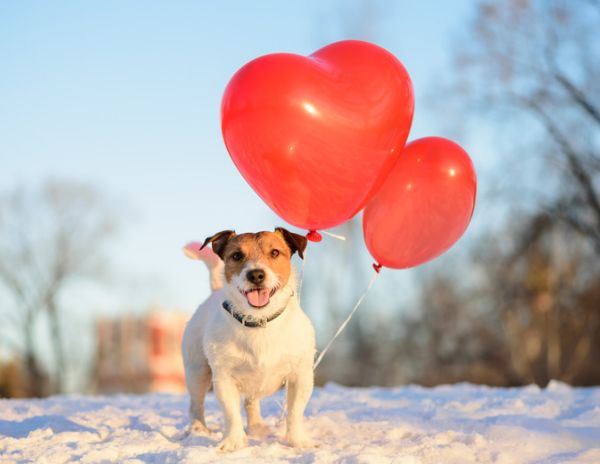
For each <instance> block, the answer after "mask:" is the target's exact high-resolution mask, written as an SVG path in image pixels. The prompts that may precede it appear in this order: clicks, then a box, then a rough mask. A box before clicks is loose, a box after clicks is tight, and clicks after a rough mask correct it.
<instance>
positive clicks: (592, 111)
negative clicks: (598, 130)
mask: <svg viewBox="0 0 600 464" xmlns="http://www.w3.org/2000/svg"><path fill="white" fill-rule="evenodd" d="M552 76H553V77H554V78H555V79H556V80H557V81H558V82H559V83H560V84H561V85H562V87H563V88H564V89H565V90H566V91H567V93H568V94H569V96H570V97H571V98H572V100H573V101H574V102H575V103H578V104H579V105H580V106H581V107H582V108H583V109H584V110H585V111H586V112H587V113H588V114H589V115H590V116H591V117H592V119H593V120H594V121H596V123H598V124H600V110H599V109H598V108H596V107H595V106H594V105H593V104H592V102H590V101H589V100H588V99H587V98H586V95H585V93H583V92H582V91H581V90H579V89H578V88H577V87H575V85H574V84H573V83H572V82H571V81H570V80H569V79H567V78H566V77H565V76H564V75H563V74H560V73H559V72H557V71H554V72H553V73H552Z"/></svg>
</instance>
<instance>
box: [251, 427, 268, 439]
mask: <svg viewBox="0 0 600 464" xmlns="http://www.w3.org/2000/svg"><path fill="white" fill-rule="evenodd" d="M270 433H271V427H269V426H268V425H267V424H252V425H249V426H248V435H253V436H258V437H265V436H267V435H269V434H270Z"/></svg>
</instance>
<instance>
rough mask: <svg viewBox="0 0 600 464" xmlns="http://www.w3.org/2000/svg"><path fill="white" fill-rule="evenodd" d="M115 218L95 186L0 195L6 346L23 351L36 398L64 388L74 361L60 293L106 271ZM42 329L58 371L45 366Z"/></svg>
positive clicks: (56, 185) (51, 185)
mask: <svg viewBox="0 0 600 464" xmlns="http://www.w3.org/2000/svg"><path fill="white" fill-rule="evenodd" d="M115 219H116V215H115V212H114V209H113V207H112V206H111V205H109V204H107V203H106V201H105V200H104V199H103V198H102V196H101V195H100V194H99V193H98V192H97V191H95V190H94V189H92V188H90V187H88V186H85V185H79V184H75V183H69V182H48V183H47V184H45V185H44V186H43V187H42V188H41V189H39V190H38V191H23V190H17V191H15V192H13V193H10V194H6V195H3V196H1V197H0V256H1V259H0V290H1V291H3V293H4V294H5V295H6V296H7V300H8V302H7V304H6V306H5V308H2V311H1V312H0V317H2V325H0V331H1V332H2V339H3V341H4V343H5V344H6V343H10V348H11V349H12V350H13V351H16V352H17V353H20V354H21V357H22V360H23V363H24V370H25V372H26V373H27V377H28V386H29V388H28V390H29V393H30V394H31V395H33V396H42V395H45V394H49V393H58V392H62V391H63V390H64V386H65V385H64V382H65V373H66V372H67V371H68V369H69V368H70V367H72V366H70V358H69V356H68V355H67V353H65V336H66V334H65V331H64V329H65V328H66V327H68V320H67V319H66V314H64V310H63V308H62V300H61V298H62V297H63V296H64V293H65V292H67V291H68V290H69V285H70V284H71V283H72V282H73V281H74V280H75V279H78V278H88V279H97V278H98V277H99V276H100V275H101V273H102V268H103V259H102V250H103V248H104V245H105V243H106V241H107V239H108V238H109V237H110V236H111V234H112V233H113V232H114V230H115V224H116V222H115ZM44 323H45V324H44ZM41 324H44V325H43V326H41ZM40 329H47V332H46V333H47V334H48V335H49V339H50V346H51V349H52V355H53V356H52V357H53V360H54V368H53V369H48V368H47V367H45V366H44V365H43V364H44V362H43V357H42V356H41V355H40V353H41V350H42V348H41V347H40V344H39V343H38V342H39V340H38V339H39V332H38V330H40ZM52 373H53V375H52V377H53V382H52V383H51V384H50V383H49V382H48V379H49V378H50V375H51V374H52Z"/></svg>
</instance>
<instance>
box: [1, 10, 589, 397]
mask: <svg viewBox="0 0 600 464" xmlns="http://www.w3.org/2000/svg"><path fill="white" fill-rule="evenodd" d="M342 39H363V40H369V41H372V42H374V43H376V44H378V45H380V46H382V47H384V48H386V49H387V50H389V51H390V52H392V53H393V54H394V55H396V56H397V57H398V58H399V59H400V60H401V61H402V63H403V64H404V66H405V67H406V68H407V70H408V72H409V73H410V75H411V78H412V80H413V85H414V88H415V96H416V112H415V119H414V123H413V128H412V131H411V136H410V138H409V141H410V140H414V139H416V138H420V137H424V136H430V135H438V136H443V137H448V138H450V139H452V140H454V141H455V142H457V143H458V144H460V145H461V146H462V147H463V148H465V150H466V151H467V152H468V153H469V154H470V155H471V157H472V159H473V161H474V163H475V166H476V169H477V174H478V182H479V192H478V199H477V206H476V209H475V215H474V217H473V221H472V223H471V226H470V227H469V229H468V230H467V232H466V234H465V235H464V236H463V237H462V239H461V240H460V241H459V242H458V243H457V244H456V245H455V246H454V247H453V248H452V249H451V250H449V251H448V252H447V253H445V254H444V255H443V256H441V257H440V258H438V259H436V260H434V261H432V262H430V263H427V264H425V265H422V266H419V267H418V268H416V269H412V270H405V271H395V270H390V269H383V270H382V272H381V274H380V276H379V278H378V279H377V281H376V282H375V284H374V285H373V288H372V289H371V290H370V291H369V293H368V294H367V296H366V298H365V300H364V302H363V303H362V305H361V307H360V308H359V310H358V311H357V313H356V315H355V316H354V317H353V319H352V320H351V322H350V324H349V325H348V327H347V328H346V330H345V331H344V332H343V333H342V335H341V336H340V337H339V338H338V339H337V340H336V341H335V343H334V344H333V345H332V348H331V349H330V350H329V352H328V353H327V356H325V358H324V359H323V363H322V364H321V365H320V366H319V368H318V370H317V373H316V380H317V384H323V383H325V382H327V381H335V382H339V383H342V384H345V385H357V386H367V385H380V386H390V385H399V384H407V383H419V384H423V385H427V386H431V385H437V384H441V383H454V382H461V381H469V382H475V383H483V384H489V385H497V386H516V385H525V384H531V383H536V384H538V385H540V386H545V385H546V384H547V383H548V381H549V380H550V379H558V380H561V381H563V382H567V383H569V384H572V385H594V384H598V383H600V259H599V258H600V196H599V194H598V191H599V188H600V183H599V182H600V1H598V0H564V1H558V0H557V1H554V0H486V1H481V0H456V1H452V2H447V1H443V0H427V1H422V2H409V1H407V0H398V1H391V0H388V1H386V0H346V1H341V0H319V1H317V0H308V1H290V2H275V1H266V0H264V1H260V0H259V1H254V2H243V1H231V2H227V4H226V5H225V4H223V3H220V2H208V1H191V0H190V1H185V0H176V1H171V2H161V1H143V2H142V1H130V2H119V1H116V0H114V1H113V0H108V1H102V2H99V1H92V2H77V1H66V0H65V1H56V2H45V3H43V2H37V3H30V2H3V3H2V4H0V63H1V70H2V71H1V72H0V396H3V397H23V396H45V395H50V394H57V393H70V392H84V393H114V392H118V391H125V392H140V393H141V392H148V391H174V392H177V391H182V390H183V389H184V386H183V383H182V381H183V368H182V365H181V358H180V355H179V343H180V339H181V334H182V331H183V328H184V326H185V322H186V321H187V319H189V317H190V316H191V314H192V313H193V311H194V310H195V308H196V306H197V305H198V304H199V303H200V302H201V301H203V300H204V299H205V298H206V297H207V295H208V293H209V287H208V272H207V271H206V269H205V268H204V266H203V265H202V264H199V263H198V262H194V261H191V260H188V259H187V258H186V257H185V256H184V254H183V253H182V252H181V247H183V246H184V245H185V244H186V243H187V242H189V241H192V240H195V241H203V240H204V238H206V237H207V236H209V235H212V234H214V233H216V232H218V231H220V230H223V229H235V230H236V231H237V232H238V233H239V232H253V231H258V230H272V229H273V228H274V227H276V226H286V224H284V223H283V221H282V220H281V219H279V218H278V217H277V216H276V215H274V213H272V212H271V211H270V210H269V209H268V207H267V206H266V205H265V204H263V203H262V201H261V200H260V199H259V198H258V196H257V195H256V194H255V193H254V192H253V191H252V190H251V189H250V187H248V185H247V184H246V182H245V181H244V179H243V178H242V177H241V175H240V174H239V173H238V172H237V170H236V168H235V167H234V165H233V163H232V162H231V160H230V158H229V156H228V154H227V151H226V150H225V147H224V143H223V141H222V138H221V132H220V119H219V109H220V108H219V105H220V98H221V95H222V93H223V90H224V88H225V86H226V84H227V82H228V81H229V79H230V78H231V76H232V75H233V74H234V73H235V71H236V70H237V69H238V68H240V67H241V66H243V65H244V64H245V63H246V62H248V61H250V60H251V59H253V58H256V57H258V56H261V55H264V54H268V53H276V52H290V53H297V54H301V55H308V54H310V53H312V52H313V51H315V50H317V49H319V48H321V47H323V46H325V45H327V44H329V43H331V42H334V41H337V40H342ZM360 220H361V218H360V215H359V216H357V217H356V218H354V219H353V220H351V221H349V222H348V223H346V224H345V225H343V226H341V227H339V228H337V229H334V230H333V232H334V233H338V234H341V235H343V236H345V237H346V241H340V240H336V239H333V238H330V237H325V239H324V240H323V241H322V242H321V243H310V244H309V249H308V252H307V256H306V263H305V269H304V280H303V287H302V306H303V307H304V309H305V311H306V312H307V314H308V315H309V317H310V318H311V320H312V321H313V324H314V325H315V328H316V331H317V345H318V348H319V349H323V347H324V346H325V345H326V344H327V342H328V341H329V339H330V338H331V337H332V336H333V334H334V333H335V331H336V330H337V328H338V327H339V326H340V324H341V323H342V321H343V320H344V319H345V318H346V316H347V315H348V314H349V312H350V311H351V310H352V308H353V307H354V305H355V303H356V302H357V300H358V299H359V298H360V296H361V295H362V294H363V292H364V291H365V289H366V287H367V285H368V284H369V282H370V280H371V278H372V276H373V273H374V271H373V269H372V267H371V264H372V263H373V260H372V258H370V256H369V254H368V252H367V250H366V247H365V245H364V241H363V237H362V229H361V223H360ZM292 230H294V229H292ZM295 231H296V232H302V231H299V230H295ZM295 259H297V258H295ZM295 264H296V266H297V268H298V269H299V268H300V267H301V266H302V263H301V261H300V260H296V261H295Z"/></svg>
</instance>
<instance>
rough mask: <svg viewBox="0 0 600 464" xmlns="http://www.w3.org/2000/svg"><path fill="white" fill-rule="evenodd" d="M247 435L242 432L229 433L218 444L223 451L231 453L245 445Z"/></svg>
mask: <svg viewBox="0 0 600 464" xmlns="http://www.w3.org/2000/svg"><path fill="white" fill-rule="evenodd" d="M245 444H246V436H245V435H244V434H243V433H241V434H229V435H227V436H226V437H225V438H224V439H223V440H222V441H221V443H219V444H218V445H217V446H218V448H219V450H220V451H221V452H223V453H231V452H232V451H237V450H239V449H241V448H243V447H244V445H245Z"/></svg>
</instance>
